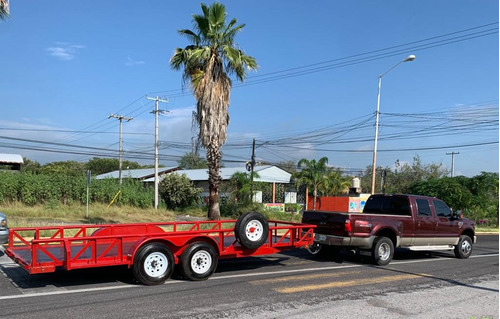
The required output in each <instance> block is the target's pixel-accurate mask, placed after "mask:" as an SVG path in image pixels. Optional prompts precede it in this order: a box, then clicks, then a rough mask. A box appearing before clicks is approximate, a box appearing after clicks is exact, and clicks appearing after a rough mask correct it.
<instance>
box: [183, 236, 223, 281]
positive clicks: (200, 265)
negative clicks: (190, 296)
mask: <svg viewBox="0 0 500 319" xmlns="http://www.w3.org/2000/svg"><path fill="white" fill-rule="evenodd" d="M217 258H218V256H217V252H216V251H215V249H214V247H213V246H212V245H209V244H207V243H204V242H201V241H199V242H195V243H192V244H191V245H189V246H188V248H186V249H185V250H184V251H183V252H182V255H181V266H182V272H183V274H184V276H185V277H186V278H187V279H189V280H193V281H201V280H207V279H208V278H209V277H210V276H212V274H213V273H214V272H215V269H216V268H217V262H218V261H217Z"/></svg>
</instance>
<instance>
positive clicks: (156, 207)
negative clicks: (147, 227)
mask: <svg viewBox="0 0 500 319" xmlns="http://www.w3.org/2000/svg"><path fill="white" fill-rule="evenodd" d="M146 98H147V99H148V100H153V101H155V110H154V111H152V112H151V113H153V114H154V115H155V209H158V113H166V112H167V111H165V110H159V109H158V103H159V102H164V103H168V100H162V99H160V98H159V97H155V98H152V97H149V96H148V95H147V94H146Z"/></svg>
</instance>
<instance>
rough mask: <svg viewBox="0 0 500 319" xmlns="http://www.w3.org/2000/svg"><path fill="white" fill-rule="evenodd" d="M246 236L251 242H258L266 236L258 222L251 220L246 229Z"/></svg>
mask: <svg viewBox="0 0 500 319" xmlns="http://www.w3.org/2000/svg"><path fill="white" fill-rule="evenodd" d="M245 234H246V236H247V238H248V240H250V241H258V240H259V239H261V238H262V235H263V234H264V227H263V226H262V223H261V222H259V221H258V220H251V221H250V222H249V223H248V224H247V226H246V227H245Z"/></svg>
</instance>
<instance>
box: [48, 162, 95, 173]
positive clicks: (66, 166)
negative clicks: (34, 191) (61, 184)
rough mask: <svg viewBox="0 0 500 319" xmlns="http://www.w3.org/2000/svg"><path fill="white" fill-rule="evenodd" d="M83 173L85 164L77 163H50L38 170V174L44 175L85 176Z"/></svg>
mask: <svg viewBox="0 0 500 319" xmlns="http://www.w3.org/2000/svg"><path fill="white" fill-rule="evenodd" d="M85 172H86V170H85V163H82V162H77V161H60V162H51V163H47V164H45V165H43V166H42V167H41V168H40V173H41V174H45V175H51V174H57V175H69V176H85Z"/></svg>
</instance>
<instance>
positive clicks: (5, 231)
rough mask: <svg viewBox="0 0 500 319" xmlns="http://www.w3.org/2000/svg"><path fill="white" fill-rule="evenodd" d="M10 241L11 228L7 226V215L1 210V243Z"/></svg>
mask: <svg viewBox="0 0 500 319" xmlns="http://www.w3.org/2000/svg"><path fill="white" fill-rule="evenodd" d="M8 242H9V228H8V227H7V216H5V214H4V213H2V212H0V245H2V244H6V243H8Z"/></svg>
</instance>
